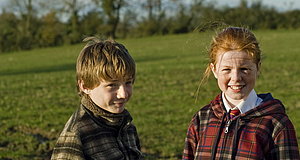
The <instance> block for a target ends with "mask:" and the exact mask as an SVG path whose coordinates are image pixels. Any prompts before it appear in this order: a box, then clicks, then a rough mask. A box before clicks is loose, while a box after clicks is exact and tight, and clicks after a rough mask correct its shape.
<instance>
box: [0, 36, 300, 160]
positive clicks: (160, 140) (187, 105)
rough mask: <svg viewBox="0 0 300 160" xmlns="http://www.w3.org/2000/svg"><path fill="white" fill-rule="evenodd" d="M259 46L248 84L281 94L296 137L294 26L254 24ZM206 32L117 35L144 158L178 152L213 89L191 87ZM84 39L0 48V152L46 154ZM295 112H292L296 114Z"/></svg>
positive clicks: (69, 99)
mask: <svg viewBox="0 0 300 160" xmlns="http://www.w3.org/2000/svg"><path fill="white" fill-rule="evenodd" d="M255 33H256V35H257V38H258V39H259V40H260V42H261V48H262V51H263V55H264V58H263V63H262V73H261V75H260V77H259V79H258V81H257V86H256V92H257V93H265V92H271V93H272V94H273V96H274V97H276V98H278V99H280V100H282V102H283V103H284V104H285V106H286V109H287V113H288V115H289V117H290V119H291V120H292V122H293V123H294V125H295V128H296V129H297V135H298V141H300V119H299V118H297V115H300V101H299V100H298V99H299V96H300V80H299V78H300V64H299V61H300V56H299V55H300V48H299V41H300V31H299V30H297V31H256V32H255ZM211 35H212V34H211V33H193V34H183V35H170V36H155V37H148V38H140V39H128V40H120V41H119V42H122V43H123V44H125V45H126V46H127V48H128V50H129V52H130V53H131V54H132V56H133V58H134V59H135V60H136V63H137V79H136V83H135V86H134V95H133V97H132V99H131V101H130V102H129V104H127V109H128V110H129V111H130V112H131V114H132V116H133V118H134V123H135V125H136V126H137V128H138V132H139V136H140V139H141V143H142V148H143V152H144V153H146V158H147V159H179V158H180V155H181V152H182V150H183V146H184V138H185V134H186V129H187V126H188V124H189V121H190V120H191V118H192V116H193V114H194V113H195V112H196V111H197V110H199V109H200V108H201V107H202V106H204V105H205V104H207V103H208V102H209V101H210V100H211V99H212V98H214V97H215V96H216V94H218V93H219V92H220V91H219V90H218V88H217V84H216V82H215V80H214V79H211V80H210V81H208V83H207V84H205V85H202V87H201V88H200V92H199V95H198V100H197V101H195V100H196V90H197V87H198V85H199V80H200V79H201V77H202V73H203V71H204V68H205V66H206V62H207V60H208V59H207V58H206V50H207V47H208V44H209V43H210V38H211ZM83 45H84V44H79V45H74V46H63V47H57V48H46V49H38V50H33V51H25V52H18V53H8V54H1V55H0V97H1V98H0V107H1V108H0V126H1V129H0V135H1V136H0V159H22V160H24V159H25V160H26V159H30V160H32V159H48V158H49V156H50V154H51V150H52V148H53V146H54V144H55V142H56V138H57V136H58V135H59V133H60V132H61V130H62V129H63V126H64V124H65V123H66V121H67V119H68V118H69V117H70V115H71V114H72V113H73V112H74V111H75V109H76V108H77V107H78V104H79V98H78V96H77V93H76V87H75V61H76V58H77V55H78V53H79V51H80V50H81V48H82V47H83ZM298 117H299V116H298Z"/></svg>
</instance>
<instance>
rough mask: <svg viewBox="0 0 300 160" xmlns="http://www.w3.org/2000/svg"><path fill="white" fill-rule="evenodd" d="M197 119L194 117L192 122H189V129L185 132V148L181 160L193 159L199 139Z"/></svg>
mask: <svg viewBox="0 0 300 160" xmlns="http://www.w3.org/2000/svg"><path fill="white" fill-rule="evenodd" d="M198 128H199V118H198V116H196V115H195V116H194V117H193V119H192V121H191V122H190V125H189V128H188V130H187V134H186V138H185V146H184V150H183V155H182V159H183V160H191V159H194V156H195V153H196V148H197V144H198V139H199V132H198Z"/></svg>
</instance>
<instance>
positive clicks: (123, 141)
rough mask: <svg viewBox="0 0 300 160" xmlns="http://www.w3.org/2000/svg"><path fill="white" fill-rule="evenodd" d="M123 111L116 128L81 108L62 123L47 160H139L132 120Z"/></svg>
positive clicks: (136, 136) (139, 155)
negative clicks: (49, 158) (49, 159)
mask: <svg viewBox="0 0 300 160" xmlns="http://www.w3.org/2000/svg"><path fill="white" fill-rule="evenodd" d="M124 112H126V114H124V118H123V119H122V122H121V123H120V125H111V122H109V121H108V120H107V119H104V118H101V117H97V116H95V115H94V114H93V112H91V111H90V110H88V109H87V108H86V107H84V106H83V105H81V106H80V107H79V109H78V110H77V111H76V112H75V113H74V114H73V115H72V116H71V118H70V119H69V120H68V122H67V123H66V125H65V128H64V129H63V131H62V133H61V135H60V136H59V138H58V140H57V143H56V145H55V147H54V150H53V154H52V157H51V159H53V160H55V159H65V160H67V159H72V160H77V159H97V160H102V159H103V160H104V159H105V160H136V159H142V153H141V151H140V142H139V138H138V135H137V131H136V128H135V126H134V125H133V124H132V123H131V121H132V117H131V116H130V114H129V112H128V111H127V110H125V111H124Z"/></svg>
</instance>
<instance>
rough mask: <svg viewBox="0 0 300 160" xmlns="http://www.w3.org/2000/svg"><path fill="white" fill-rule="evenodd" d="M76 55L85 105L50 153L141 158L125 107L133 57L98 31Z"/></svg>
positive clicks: (54, 156)
mask: <svg viewBox="0 0 300 160" xmlns="http://www.w3.org/2000/svg"><path fill="white" fill-rule="evenodd" d="M84 41H89V43H88V44H87V45H86V46H85V47H84V48H83V50H82V51H81V53H80V55H79V56H78V59H77V64H76V77H77V88H78V91H79V95H80V97H81V105H80V107H79V108H78V110H77V111H76V112H75V113H74V114H73V115H72V116H71V118H70V119H69V120H68V122H67V123H66V125H65V127H64V129H63V131H62V133H61V135H60V137H59V138H58V140H57V143H56V146H55V147H54V150H53V154H52V157H51V159H111V160H120V159H126V160H128V159H130V160H131V159H141V158H142V154H141V151H140V143H139V138H138V135H137V131H136V128H135V126H134V125H133V124H132V123H131V121H132V117H131V116H130V114H129V112H128V111H127V110H126V109H125V108H124V107H125V104H126V102H128V100H129V99H130V96H131V94H132V86H133V83H134V80H135V71H136V70H135V62H134V60H133V59H132V57H131V56H130V55H129V53H128V51H127V49H126V48H125V47H124V46H123V45H122V44H120V43H117V42H115V41H113V40H105V41H100V40H98V39H96V38H94V37H90V38H87V39H85V40H84Z"/></svg>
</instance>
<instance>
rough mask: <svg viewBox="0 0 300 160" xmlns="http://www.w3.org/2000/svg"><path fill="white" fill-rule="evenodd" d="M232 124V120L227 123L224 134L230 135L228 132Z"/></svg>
mask: <svg viewBox="0 0 300 160" xmlns="http://www.w3.org/2000/svg"><path fill="white" fill-rule="evenodd" d="M231 122H232V120H229V121H228V122H227V123H226V126H225V131H224V133H228V131H229V126H230V124H231Z"/></svg>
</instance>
